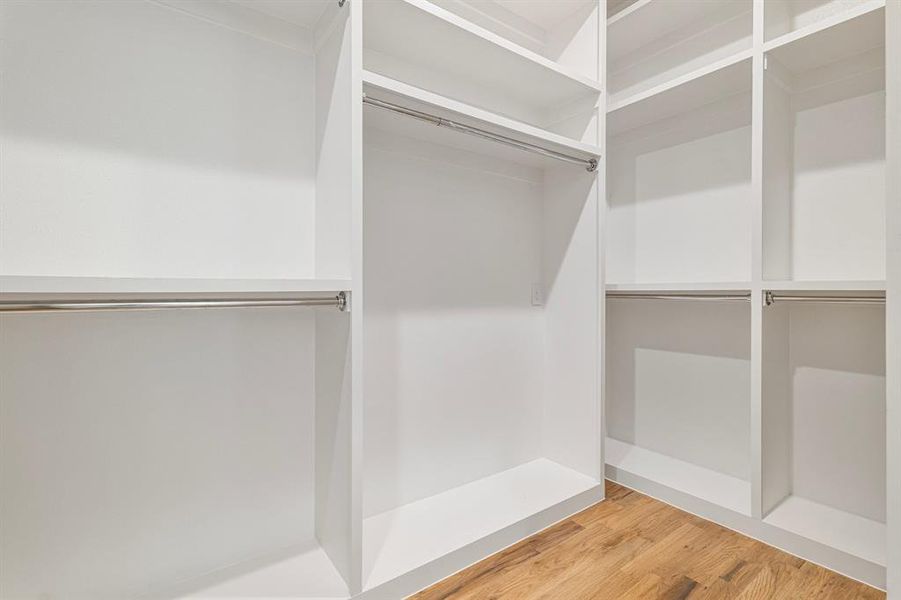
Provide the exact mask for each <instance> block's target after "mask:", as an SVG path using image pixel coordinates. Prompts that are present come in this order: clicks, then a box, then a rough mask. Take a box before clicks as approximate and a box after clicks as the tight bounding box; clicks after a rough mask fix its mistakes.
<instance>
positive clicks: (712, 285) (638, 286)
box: [607, 281, 751, 292]
mask: <svg viewBox="0 0 901 600" xmlns="http://www.w3.org/2000/svg"><path fill="white" fill-rule="evenodd" d="M750 290H751V283H750V282H749V281H744V282H742V281H737V282H706V281H700V282H694V281H691V282H675V283H608V284H607V291H608V292H733V291H734V292H748V291H750Z"/></svg>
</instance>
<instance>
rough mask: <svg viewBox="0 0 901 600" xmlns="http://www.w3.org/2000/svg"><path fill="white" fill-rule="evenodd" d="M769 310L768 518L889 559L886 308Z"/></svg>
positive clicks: (839, 546)
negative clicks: (887, 553) (886, 524)
mask: <svg viewBox="0 0 901 600" xmlns="http://www.w3.org/2000/svg"><path fill="white" fill-rule="evenodd" d="M764 310H765V312H764V332H763V334H764V335H763V442H764V443H763V503H764V506H763V510H764V515H765V522H766V523H768V524H770V525H773V526H775V527H778V528H781V529H784V530H786V531H788V532H791V533H793V534H795V535H797V536H801V537H804V538H807V539H809V540H813V541H815V542H819V543H820V544H822V545H824V546H827V547H829V548H833V549H836V550H838V551H840V552H842V553H844V554H845V555H850V556H851V557H854V558H855V559H858V560H859V561H865V562H867V563H870V564H872V565H876V566H877V567H879V568H882V569H884V567H885V564H886V562H885V560H886V558H885V555H886V529H885V520H886V516H885V513H886V428H885V418H886V403H885V308H884V307H882V306H878V305H876V306H874V305H869V304H857V305H834V304H823V303H807V302H805V303H803V304H800V303H798V304H793V303H791V302H784V303H780V302H779V301H778V300H777V302H776V304H774V305H773V306H768V307H765V309H764ZM836 564H837V565H845V566H848V565H849V564H853V563H848V561H847V560H841V559H838V560H837V562H836ZM883 573H884V571H883ZM883 578H884V574H883Z"/></svg>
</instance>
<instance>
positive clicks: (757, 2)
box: [750, 0, 764, 519]
mask: <svg viewBox="0 0 901 600" xmlns="http://www.w3.org/2000/svg"><path fill="white" fill-rule="evenodd" d="M763 11H764V5H763V0H754V4H753V21H754V25H753V30H752V38H753V46H752V47H753V61H752V67H751V68H752V74H751V78H752V82H751V211H750V212H751V223H750V226H751V244H752V248H751V282H752V284H751V402H750V411H751V415H750V417H751V419H750V423H751V431H750V434H751V444H750V450H751V460H750V464H751V516H752V517H754V518H757V519H759V518H761V516H762V511H761V505H762V498H763V492H762V486H763V446H762V444H763V434H764V432H763V358H764V357H763V310H764V306H763V291H762V289H761V286H762V279H763V79H764V57H763V30H764V14H763Z"/></svg>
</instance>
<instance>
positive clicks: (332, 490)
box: [315, 310, 354, 584]
mask: <svg viewBox="0 0 901 600" xmlns="http://www.w3.org/2000/svg"><path fill="white" fill-rule="evenodd" d="M315 335H316V351H315V352H316V353H315V365H316V370H315V390H316V410H315V423H316V435H315V439H316V444H315V456H316V465H315V468H316V472H315V477H316V479H315V481H316V485H315V493H316V514H315V518H316V537H317V538H318V540H319V543H320V544H321V545H322V548H323V549H324V550H325V552H326V554H328V556H329V558H330V559H331V560H332V562H333V563H334V565H335V568H336V569H337V570H338V572H339V573H341V576H342V577H343V578H344V580H345V582H347V583H348V584H349V583H350V581H351V579H352V573H353V565H354V555H353V536H352V525H353V519H352V494H353V480H352V478H353V472H352V462H351V452H352V439H351V434H352V428H351V416H352V410H353V408H352V406H351V403H352V388H351V381H352V371H351V364H352V360H351V355H350V352H351V346H350V322H349V319H348V316H347V315H346V314H343V313H341V312H338V311H336V310H328V311H321V310H318V311H316V333H315Z"/></svg>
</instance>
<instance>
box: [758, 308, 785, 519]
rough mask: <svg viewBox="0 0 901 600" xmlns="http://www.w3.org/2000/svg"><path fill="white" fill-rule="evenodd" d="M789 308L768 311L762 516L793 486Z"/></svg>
mask: <svg viewBox="0 0 901 600" xmlns="http://www.w3.org/2000/svg"><path fill="white" fill-rule="evenodd" d="M789 308H790V307H789V306H787V305H779V306H771V307H767V308H764V309H763V310H765V311H766V315H765V318H764V319H763V345H762V346H763V365H762V366H763V384H762V386H761V390H762V393H763V402H762V405H761V420H762V428H763V431H762V439H763V440H764V441H763V447H762V449H761V450H762V455H761V473H762V476H761V485H762V489H761V502H762V506H761V514H762V515H764V516H766V514H767V513H768V512H769V511H770V510H772V509H773V508H775V507H776V506H777V505H778V504H779V503H780V502H782V501H783V500H784V499H785V498H786V497H788V495H789V494H791V486H792V460H791V456H792V395H791V394H792V389H791V386H792V375H791V366H790V362H789V361H790V353H789V349H790V347H789V337H790V335H789V334H790V330H789V326H790V321H789Z"/></svg>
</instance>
